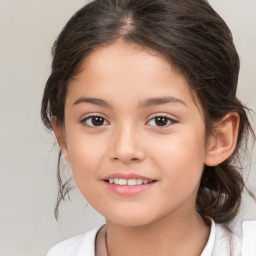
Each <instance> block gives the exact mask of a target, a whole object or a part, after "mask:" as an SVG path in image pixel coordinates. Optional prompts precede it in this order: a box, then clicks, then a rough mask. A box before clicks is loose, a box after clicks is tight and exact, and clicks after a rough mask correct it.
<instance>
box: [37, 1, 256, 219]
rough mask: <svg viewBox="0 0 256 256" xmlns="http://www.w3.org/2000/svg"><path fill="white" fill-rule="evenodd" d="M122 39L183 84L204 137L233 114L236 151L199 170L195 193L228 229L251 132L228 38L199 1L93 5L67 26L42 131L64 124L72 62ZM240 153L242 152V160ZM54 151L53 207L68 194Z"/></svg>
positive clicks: (201, 207)
mask: <svg viewBox="0 0 256 256" xmlns="http://www.w3.org/2000/svg"><path fill="white" fill-rule="evenodd" d="M119 39H122V40H123V41H125V42H128V43H135V44H138V45H140V46H142V47H146V48H150V49H153V50H155V51H156V52H158V53H160V54H161V55H162V56H163V57H164V58H165V59H166V60H167V61H169V62H170V63H171V64H172V65H174V66H175V67H176V68H177V70H179V71H180V72H181V74H182V75H183V76H184V77H185V78H186V80H187V82H188V84H189V85H190V87H191V89H192V91H193V93H194V94H195V95H196V97H197V99H198V100H199V102H200V104H201V105H202V106H203V112H204V113H203V114H204V121H205V127H206V132H207V134H211V133H214V126H213V124H214V122H215V121H218V120H220V119H221V118H222V117H224V116H225V115H226V114H227V113H229V112H237V113H238V114H239V116H240V124H239V134H238V140H237V145H236V149H235V151H234V153H233V154H232V156H231V157H229V158H228V159H227V160H225V161H224V162H223V163H221V164H219V165H217V166H205V167H204V170H203V175H202V178H201V184H200V188H199V191H198V195H197V210H198V212H199V213H200V214H201V215H202V216H209V217H211V218H213V219H214V220H215V221H216V222H217V223H228V222H230V221H231V220H232V219H233V218H234V217H235V216H236V215H237V213H238V211H239V207H240V204H241V195H242V191H243V189H244V187H245V183H244V179H243V175H242V173H241V168H240V165H239V163H240V159H241V153H244V152H246V149H247V141H248V136H249V134H250V133H251V134H253V136H254V132H253V129H252V127H251V125H250V122H249V120H248V116H247V113H246V112H247V108H246V107H245V106H244V105H243V104H242V103H241V102H240V101H239V100H238V98H237V97H236V91H237V83H238V74H239V67H240V61H239V56H238V54H237V51H236V48H235V45H234V43H233V38H232V34H231V32H230V29H229V28H228V26H227V24H226V23H225V22H224V20H223V19H222V18H221V17H220V16H219V15H218V14H217V13H216V12H215V10H214V9H213V8H212V7H211V6H210V4H209V3H208V2H207V1H206V0H95V1H92V2H90V3H88V4H87V5H85V6H84V7H83V8H82V9H80V10H79V11H78V12H76V13H75V14H74V15H73V16H72V17H71V19H70V20H69V21H68V22H67V24H66V25H65V27H64V28H63V30H62V31H61V33H60V35H59V36H58V38H57V40H56V41H55V43H54V45H53V48H52V55H53V61H52V70H51V74H50V76H49V78H48V80H47V83H46V86H45V90H44V95H43V99H42V106H41V117H42V121H43V123H44V125H45V126H46V127H47V128H48V129H49V130H52V125H51V118H52V117H53V116H56V118H57V120H58V122H59V124H60V125H64V122H65V120H64V106H65V100H66V94H67V89H68V86H69V82H70V81H71V80H72V79H73V78H74V77H75V76H76V75H77V73H78V72H79V64H80V63H81V61H82V60H83V59H84V58H86V56H87V55H88V54H89V53H91V52H92V51H95V50H96V49H98V48H100V47H102V46H104V45H108V44H111V43H113V42H115V41H116V40H119ZM242 155H243V154H242ZM62 166H63V165H62V163H61V151H60V153H59V159H58V166H57V177H58V187H59V193H58V198H57V204H56V208H55V216H56V218H57V216H58V208H59V204H60V202H61V201H62V200H64V199H65V198H66V197H67V196H68V193H69V190H70V183H69V180H65V179H64V178H63V168H62Z"/></svg>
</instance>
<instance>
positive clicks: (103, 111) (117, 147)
mask: <svg viewBox="0 0 256 256" xmlns="http://www.w3.org/2000/svg"><path fill="white" fill-rule="evenodd" d="M166 97H169V101H170V99H171V101H170V102H164V103H163V102H158V103H159V104H145V102H147V100H148V99H151V98H166ZM84 98H97V99H101V100H104V102H105V103H106V104H105V103H104V104H100V105H99V104H96V103H97V102H95V101H94V102H92V101H90V102H85V101H84V100H83V99H84ZM174 99H175V100H174ZM98 102H99V101H98ZM91 115H94V116H95V115H96V116H100V117H102V118H104V119H103V120H104V122H103V124H102V125H101V126H96V127H95V126H93V125H92V122H91V121H92V119H91V118H90V116H91ZM159 116H164V117H166V118H167V119H165V120H167V123H166V125H164V126H158V125H157V123H156V119H155V117H159ZM86 118H88V119H86ZM238 123H239V117H238V115H237V114H236V113H230V114H229V115H227V116H225V118H223V120H221V122H220V123H219V124H218V127H219V128H218V129H219V130H218V131H217V132H216V136H215V137H212V138H207V136H206V131H205V124H204V120H203V111H202V108H201V107H200V104H197V105H196V104H195V101H194V98H193V95H192V92H191V90H190V87H189V85H188V83H187V81H186V80H185V78H184V77H183V76H182V75H181V74H180V73H179V72H178V71H177V70H176V69H175V68H174V67H173V66H172V65H171V64H170V63H168V62H167V61H166V60H165V59H164V58H162V57H161V56H159V55H158V54H156V53H155V52H153V51H152V50H146V49H143V48H142V47H140V46H138V45H132V44H128V43H125V42H123V41H117V42H115V43H112V44H110V45H108V46H104V47H102V48H100V49H97V50H96V51H94V52H93V53H91V54H90V55H89V56H87V57H86V58H85V59H84V60H83V62H82V63H81V66H80V72H79V74H78V75H77V76H76V77H75V79H74V80H73V81H72V82H71V84H70V85H69V89H68V93H67V98H66V103H65V126H64V127H59V126H58V122H57V120H56V119H53V128H54V131H55V134H56V136H57V139H58V141H59V144H60V146H61V148H62V151H63V153H64V157H65V160H66V161H67V162H69V163H70V164H71V166H72V170H73V176H74V179H75V181H76V183H77V186H78V188H79V189H80V191H81V193H82V194H83V196H84V197H85V198H86V199H87V200H88V202H89V203H90V204H91V205H92V206H93V207H94V208H95V209H96V210H97V211H98V212H100V213H101V214H102V215H103V216H105V218H106V224H107V225H106V227H107V247H108V254H109V255H111V256H117V255H119V256H120V255H122V256H126V255H127V256H128V255H129V256H132V255H136V256H138V255H148V256H150V255H158V256H165V255H166V256H167V255H200V254H201V252H202V250H203V248H204V246H205V244H206V242H207V239H208V236H209V225H208V224H207V223H206V221H204V220H203V219H202V218H201V216H200V215H199V214H198V213H197V211H196V208H195V204H196V196H197V192H198V188H199V185H200V178H201V176H202V172H203V168H204V165H205V164H208V165H215V164H218V163H219V162H221V161H223V160H225V159H226V158H227V157H228V156H229V155H230V154H231V153H232V152H233V150H234V147H235V143H236V137H237V129H238ZM226 134H227V135H226ZM116 172H121V173H131V172H132V173H136V174H140V175H143V176H146V177H148V178H150V179H153V180H156V182H155V183H154V185H153V186H151V187H150V188H149V189H147V190H145V191H143V192H142V193H139V194H138V195H135V196H120V195H118V194H116V193H113V192H112V191H110V190H109V189H108V188H107V186H106V184H105V182H104V181H103V179H104V177H106V176H108V175H111V174H113V173H116ZM101 232H104V231H101ZM101 236H102V234H100V235H99V237H101ZM156 244H157V246H155V245H156ZM184 244H185V245H186V246H184ZM97 246H100V244H99V243H98V245H97Z"/></svg>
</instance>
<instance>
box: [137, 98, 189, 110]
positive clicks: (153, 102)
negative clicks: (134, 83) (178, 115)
mask: <svg viewBox="0 0 256 256" xmlns="http://www.w3.org/2000/svg"><path fill="white" fill-rule="evenodd" d="M167 103H179V104H182V105H184V106H186V107H187V104H186V103H185V102H184V101H183V100H180V99H177V98H174V97H161V98H149V99H146V100H145V101H143V102H142V103H140V107H141V108H146V107H151V106H154V105H162V104H167Z"/></svg>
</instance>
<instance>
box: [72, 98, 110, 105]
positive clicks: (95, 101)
mask: <svg viewBox="0 0 256 256" xmlns="http://www.w3.org/2000/svg"><path fill="white" fill-rule="evenodd" d="M80 103H91V104H94V105H97V106H100V107H110V104H109V103H107V102H106V101H105V100H102V99H98V98H86V97H81V98H79V99H78V100H76V101H75V102H74V104H73V105H78V104H80Z"/></svg>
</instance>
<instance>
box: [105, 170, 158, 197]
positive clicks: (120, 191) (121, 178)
mask: <svg viewBox="0 0 256 256" xmlns="http://www.w3.org/2000/svg"><path fill="white" fill-rule="evenodd" d="M103 181H104V183H105V184H106V187H107V188H108V189H109V190H110V191H112V192H114V193H115V194H117V195H119V196H136V195H138V194H140V193H142V192H143V191H147V190H150V189H151V188H152V187H154V184H155V183H156V182H157V180H154V179H151V178H148V177H145V176H141V175H139V174H136V173H123V172H121V173H115V174H112V175H110V176H107V177H105V178H104V179H103Z"/></svg>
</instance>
